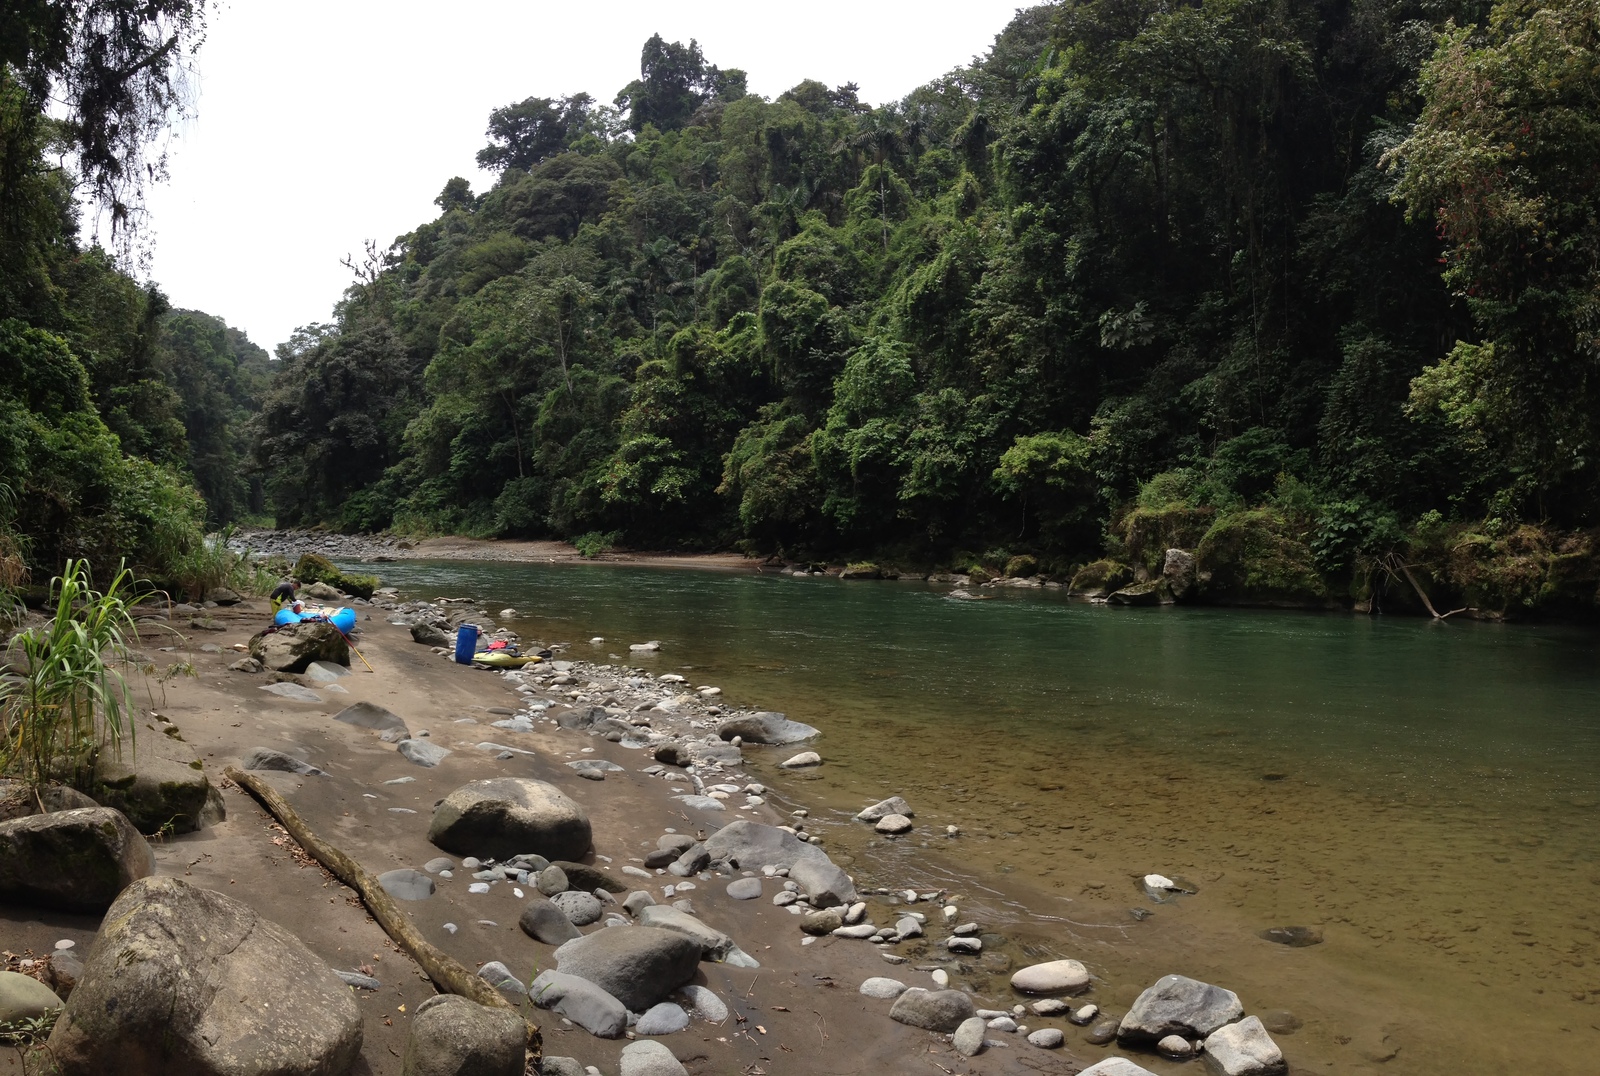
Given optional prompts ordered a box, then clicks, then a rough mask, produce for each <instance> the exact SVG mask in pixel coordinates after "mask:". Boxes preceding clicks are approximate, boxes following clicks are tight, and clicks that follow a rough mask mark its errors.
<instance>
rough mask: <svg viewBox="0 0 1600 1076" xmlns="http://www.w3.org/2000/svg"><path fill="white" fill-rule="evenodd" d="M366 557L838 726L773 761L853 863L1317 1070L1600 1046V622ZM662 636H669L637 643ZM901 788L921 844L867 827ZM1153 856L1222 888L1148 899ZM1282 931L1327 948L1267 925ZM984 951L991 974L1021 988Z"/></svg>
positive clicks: (427, 588) (428, 587)
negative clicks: (1218, 1016)
mask: <svg viewBox="0 0 1600 1076" xmlns="http://www.w3.org/2000/svg"><path fill="white" fill-rule="evenodd" d="M370 570H374V571H377V572H378V573H379V574H381V575H382V576H383V577H384V579H385V581H386V582H388V583H389V584H391V585H395V586H398V587H400V588H401V590H402V592H403V593H405V594H406V596H408V597H426V598H432V597H438V596H445V597H474V598H478V599H481V600H483V601H484V602H485V603H487V605H488V606H489V608H490V609H491V610H498V609H499V608H500V607H502V606H511V607H514V608H516V609H517V610H519V616H518V617H517V618H516V619H515V620H513V621H511V622H510V626H512V627H513V628H515V630H517V631H518V632H519V633H521V634H522V635H523V637H524V638H536V639H540V640H542V641H544V642H556V641H563V642H567V643H568V644H570V649H569V652H568V656H571V657H576V658H583V659H587V660H593V661H599V662H605V661H608V660H612V659H613V655H619V656H620V657H621V659H622V660H623V661H626V662H628V663H630V664H633V665H639V666H643V667H646V668H649V669H651V670H652V671H655V672H666V671H686V675H688V676H689V677H690V682H691V683H693V684H715V685H718V686H720V687H721V688H722V689H723V691H724V693H725V696H726V700H727V701H728V702H729V703H730V704H732V705H735V706H753V707H757V708H763V709H777V710H783V711H786V712H787V713H788V714H789V715H790V716H792V717H794V718H796V719H798V720H802V721H806V722H809V723H811V724H813V725H816V726H818V727H819V728H821V729H822V730H823V736H822V737H821V739H820V740H819V741H818V742H817V743H816V745H815V746H816V747H817V749H818V750H819V751H820V752H821V753H822V755H823V757H824V759H825V760H826V761H825V764H824V765H823V766H822V767H820V768H819V769H818V770H816V771H812V772H809V773H806V774H803V775H786V774H783V773H782V771H779V770H777V769H776V768H775V763H776V762H777V761H779V760H780V759H781V758H782V757H785V756H784V755H783V754H781V753H778V752H769V753H767V754H766V755H764V756H763V757H762V758H761V759H759V760H756V761H753V763H752V765H751V767H750V768H751V770H752V771H753V772H757V773H761V774H763V776H764V777H770V778H771V779H772V780H773V782H774V783H775V784H776V785H777V786H778V787H779V788H780V789H781V790H782V791H781V793H780V795H781V796H782V797H784V798H785V799H787V800H792V801H793V802H794V803H796V804H802V805H804V806H806V807H808V808H810V809H811V811H812V818H813V821H815V822H816V823H818V828H819V831H820V832H822V833H823V834H824V836H825V839H826V841H827V843H828V845H829V847H830V848H832V849H833V850H834V853H835V855H836V856H838V855H844V856H849V857H851V860H852V865H851V869H852V871H854V872H855V873H856V874H857V878H858V882H861V883H862V884H868V885H873V884H882V885H900V886H904V885H906V884H908V883H909V884H913V885H918V886H923V885H949V886H951V887H952V888H954V889H956V890H958V891H961V892H963V893H964V894H966V896H965V898H964V903H965V905H966V906H968V907H972V908H974V909H976V910H977V912H978V914H980V915H982V916H983V917H984V918H985V920H986V923H987V924H991V925H993V926H996V927H1001V928H1003V930H1002V931H1001V932H1002V933H1005V934H1006V935H1007V936H1008V937H1010V938H1012V939H1013V941H1012V943H1011V948H1010V949H1009V950H1005V951H1003V952H1009V954H1010V955H1011V956H1012V957H1013V959H1014V961H1016V962H1025V961H1029V960H1032V959H1035V958H1041V957H1043V956H1047V955H1058V956H1074V957H1078V958H1080V959H1083V960H1084V961H1085V962H1086V963H1088V964H1089V965H1090V967H1091V969H1092V970H1093V971H1094V972H1095V973H1096V976H1097V980H1096V984H1095V992H1094V995H1093V997H1094V999H1095V1000H1097V1001H1099V1002H1100V1003H1101V1004H1102V1005H1104V1006H1107V1007H1108V1008H1110V1009H1112V1010H1113V1011H1120V1008H1121V1007H1125V1006H1126V1005H1127V1004H1128V1003H1129V1002H1131V1001H1132V999H1133V998H1134V997H1135V996H1136V995H1137V994H1138V992H1139V990H1140V989H1142V987H1143V986H1144V985H1147V984H1148V983H1149V982H1151V981H1153V980H1154V978H1156V977H1157V976H1159V975H1162V974H1165V973H1168V972H1181V973H1183V974H1188V975H1193V976H1195V977H1198V978H1205V979H1209V980H1210V981H1213V982H1218V983H1220V984H1222V985H1225V986H1228V987H1230V988H1232V989H1234V990H1236V991H1238V992H1239V994H1240V995H1241V997H1242V998H1243V1000H1244V1002H1245V1005H1246V1009H1247V1011H1251V1012H1261V1011H1265V1010H1276V1011H1278V1012H1277V1015H1276V1017H1275V1019H1276V1020H1277V1021H1278V1022H1280V1023H1283V1024H1284V1025H1285V1026H1292V1025H1293V1024H1296V1023H1298V1024H1300V1025H1302V1026H1300V1027H1299V1028H1298V1029H1297V1030H1294V1031H1292V1032H1285V1033H1282V1034H1280V1035H1279V1036H1278V1038H1279V1041H1280V1044H1281V1045H1282V1046H1283V1048H1284V1051H1285V1053H1286V1054H1287V1055H1288V1056H1289V1059H1290V1061H1291V1063H1292V1065H1293V1068H1294V1070H1295V1071H1299V1072H1339V1073H1345V1072H1353V1073H1379V1072H1382V1073H1408V1074H1423V1076H1432V1074H1445V1073H1451V1074H1460V1073H1502V1072H1540V1073H1563V1074H1564V1073H1574V1074H1576V1073H1592V1072H1596V1071H1600V908H1597V907H1596V905H1597V901H1600V829H1597V822H1600V660H1597V658H1600V635H1597V634H1595V633H1593V632H1591V631H1585V630H1581V629H1568V628H1553V627H1527V626H1510V627H1508V626H1504V625H1490V624H1476V623H1469V622H1454V621H1452V622H1449V623H1446V624H1432V623H1428V622H1425V621H1422V620H1412V619H1384V618H1367V617H1360V616H1345V615H1327V616H1323V615H1311V614H1303V613H1290V612H1268V611H1247V610H1209V609H1198V608H1161V609H1128V608H1113V607H1107V606H1095V605H1086V604H1081V603H1074V602H1068V601H1066V600H1065V599H1063V598H1062V597H1061V596H1060V594H1059V592H1051V591H1036V590H1035V591H1002V592H998V593H995V594H994V595H993V597H992V598H991V599H989V600H985V601H957V600H952V599H950V598H948V597H945V594H946V593H947V588H943V587H930V586H925V585H922V584H916V583H888V582H883V583H842V582H840V581H838V580H836V579H833V578H819V577H812V578H798V579H797V578H793V577H788V576H774V575H756V574H723V573H712V572H694V571H685V570H670V569H649V568H620V567H613V566H609V565H536V564H505V563H484V562H441V561H410V562H400V563H388V564H380V565H373V566H371V567H370ZM596 635H598V636H603V637H605V639H606V640H607V642H606V643H605V644H602V645H598V646H595V645H591V644H590V643H589V641H588V640H589V639H590V637H591V636H596ZM646 639H659V640H660V641H661V644H662V649H661V651H660V653H659V654H656V655H654V656H645V657H641V656H639V655H630V654H629V652H628V651H627V649H626V646H627V644H628V643H630V642H640V641H643V640H646ZM779 751H781V749H779ZM779 775H782V776H779ZM896 793H898V794H902V795H904V796H906V797H907V798H908V799H909V800H910V801H911V802H912V804H913V806H914V807H915V808H916V809H917V812H918V814H917V822H918V830H917V835H914V836H913V838H912V839H910V840H901V841H886V840H883V839H879V838H876V837H874V836H873V835H872V834H871V832H870V830H869V829H868V828H867V827H865V826H861V825H859V824H855V823H851V822H849V820H848V816H849V813H850V812H852V811H854V810H858V809H859V808H860V807H861V806H863V805H865V804H867V803H869V802H873V801H875V800H877V799H881V798H883V797H884V796H887V795H890V794H896ZM949 824H953V825H956V826H959V827H960V828H961V831H962V832H961V835H960V836H959V837H956V838H946V837H945V836H944V835H943V834H944V827H945V826H946V825H949ZM919 835H925V836H919ZM1149 872H1159V873H1162V874H1166V875H1169V876H1176V877H1179V878H1180V879H1182V880H1184V881H1186V882H1189V883H1192V885H1193V887H1194V888H1195V889H1196V890H1197V892H1196V893H1195V894H1194V895H1192V896H1185V897H1181V898H1179V899H1178V900H1176V901H1174V902H1168V903H1155V902H1152V901H1151V900H1150V899H1149V898H1148V897H1147V896H1146V895H1145V894H1144V893H1143V892H1141V890H1140V889H1139V886H1138V879H1139V878H1140V877H1142V876H1143V875H1144V874H1146V873H1149ZM1135 908H1142V909H1144V910H1146V911H1150V912H1153V913H1154V914H1153V915H1150V916H1149V917H1148V918H1145V919H1142V920H1136V919H1135V917H1134V915H1133V914H1132V910H1133V909H1135ZM1284 926H1305V927H1313V928H1316V929H1319V930H1320V931H1321V932H1322V934H1323V937H1324V939H1325V940H1324V941H1323V942H1322V943H1321V944H1318V945H1313V946H1309V947H1305V948H1289V947H1286V946H1283V945H1278V944H1274V943H1272V942H1270V941H1267V940H1264V939H1262V938H1261V937H1259V932H1261V931H1264V930H1267V929H1269V928H1273V927H1284ZM997 959H998V958H997ZM990 970H992V971H993V976H992V978H989V979H986V978H985V977H984V976H983V975H982V974H981V971H980V972H979V973H977V974H976V976H975V978H974V980H973V981H972V982H971V983H970V985H971V986H973V987H974V988H975V989H979V990H984V989H993V990H994V991H995V992H996V993H997V994H999V993H1003V992H1004V989H1003V988H1004V985H1005V984H1004V968H1003V967H1001V966H999V965H996V966H995V967H993V968H992V969H990ZM1080 1042H1081V1039H1079V1038H1078V1037H1076V1036H1069V1043H1071V1044H1072V1045H1073V1046H1074V1048H1075V1049H1078V1050H1079V1052H1080V1053H1082V1054H1084V1055H1085V1056H1089V1057H1094V1056H1098V1053H1097V1051H1095V1050H1094V1049H1093V1048H1087V1047H1082V1046H1081V1045H1080ZM1151 1067H1153V1068H1155V1069H1157V1070H1158V1071H1163V1072H1164V1071H1167V1069H1165V1068H1164V1067H1163V1066H1161V1065H1160V1064H1151ZM1172 1071H1176V1070H1175V1069H1174V1070H1172Z"/></svg>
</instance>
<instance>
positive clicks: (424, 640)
mask: <svg viewBox="0 0 1600 1076" xmlns="http://www.w3.org/2000/svg"><path fill="white" fill-rule="evenodd" d="M411 638H412V639H414V640H415V641H417V642H419V643H421V644H422V645H423V646H454V645H455V641H456V640H455V636H454V635H453V634H452V633H451V632H448V631H445V630H444V629H443V628H441V627H439V625H437V624H429V623H427V622H426V621H424V622H423V623H420V624H413V625H411Z"/></svg>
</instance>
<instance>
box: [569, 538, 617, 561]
mask: <svg viewBox="0 0 1600 1076" xmlns="http://www.w3.org/2000/svg"><path fill="white" fill-rule="evenodd" d="M620 537H621V534H619V533H618V532H617V531H590V532H589V533H588V534H580V535H578V536H577V537H576V538H574V539H573V540H572V547H573V548H574V549H576V550H577V551H578V556H580V557H583V558H584V559H585V560H592V559H593V558H595V557H598V556H599V555H600V554H601V553H604V552H605V551H606V550H608V549H610V548H611V547H612V546H614V545H616V544H617V539H618V538H620Z"/></svg>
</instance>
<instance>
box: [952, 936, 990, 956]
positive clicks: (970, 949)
mask: <svg viewBox="0 0 1600 1076" xmlns="http://www.w3.org/2000/svg"><path fill="white" fill-rule="evenodd" d="M944 947H945V948H946V949H948V950H950V951H951V952H952V953H981V952H983V942H982V941H980V940H979V939H977V938H946V939H945V940H944Z"/></svg>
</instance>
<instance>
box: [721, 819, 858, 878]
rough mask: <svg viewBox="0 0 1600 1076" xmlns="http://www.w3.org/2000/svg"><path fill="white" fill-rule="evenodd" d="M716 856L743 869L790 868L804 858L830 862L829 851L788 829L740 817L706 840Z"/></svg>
mask: <svg viewBox="0 0 1600 1076" xmlns="http://www.w3.org/2000/svg"><path fill="white" fill-rule="evenodd" d="M705 849H706V851H707V852H708V853H710V855H711V858H712V859H725V860H727V861H728V862H729V863H731V864H733V866H734V867H736V868H738V869H739V870H760V869H761V868H762V867H777V868H779V869H782V868H785V867H787V868H789V869H790V870H792V869H793V868H794V865H795V864H796V863H798V862H800V861H801V860H817V859H820V860H822V861H823V862H828V854H827V853H826V852H824V851H823V850H822V849H820V848H817V847H815V846H814V845H810V844H807V843H806V842H805V841H802V840H800V839H799V838H798V837H796V836H795V835H794V834H793V833H790V832H789V831H788V830H783V829H779V828H778V827H777V826H765V825H762V824H761V823H759V822H751V821H748V820H746V819H740V820H739V821H737V822H730V823H728V824H727V825H726V826H723V827H722V828H721V829H719V830H717V832H715V833H713V834H712V835H711V836H709V837H707V838H706V839H705Z"/></svg>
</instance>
